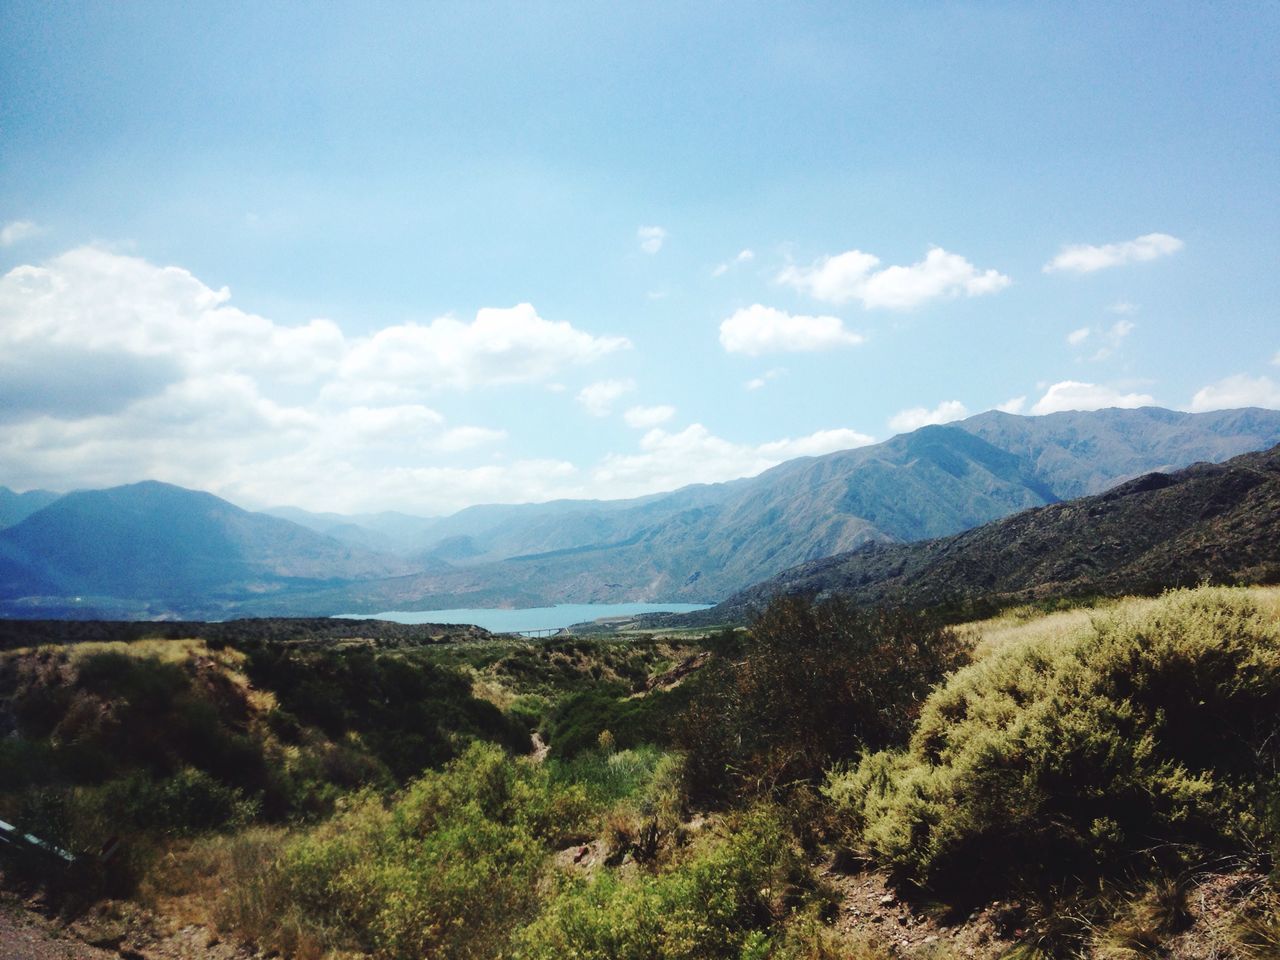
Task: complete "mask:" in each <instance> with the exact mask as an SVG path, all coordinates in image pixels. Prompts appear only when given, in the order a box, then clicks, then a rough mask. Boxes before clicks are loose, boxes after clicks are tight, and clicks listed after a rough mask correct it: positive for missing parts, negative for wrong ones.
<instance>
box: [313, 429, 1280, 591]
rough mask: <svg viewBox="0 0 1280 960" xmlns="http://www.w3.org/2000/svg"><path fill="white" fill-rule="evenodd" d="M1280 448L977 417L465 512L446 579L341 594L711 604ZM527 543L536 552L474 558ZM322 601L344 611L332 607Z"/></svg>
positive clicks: (1201, 436) (1227, 432) (1235, 434)
mask: <svg viewBox="0 0 1280 960" xmlns="http://www.w3.org/2000/svg"><path fill="white" fill-rule="evenodd" d="M1278 441H1280V412H1277V411H1269V410H1236V411H1223V412H1218V413H1204V414H1189V413H1177V412H1174V411H1169V410H1162V409H1159V408H1144V409H1140V410H1102V411H1097V412H1095V413H1060V414H1051V415H1049V416H1044V417H1019V416H1013V415H1010V414H1002V413H989V414H982V415H980V416H977V417H972V418H970V419H969V420H965V421H962V422H960V423H956V424H950V425H947V426H933V427H925V428H922V429H920V430H917V431H914V432H912V433H909V434H903V435H901V436H898V437H894V438H893V439H891V440H888V441H886V442H884V443H879V444H875V445H872V446H867V447H860V448H858V449H855V450H845V451H840V452H838V453H833V454H828V455H827V456H823V457H806V458H801V459H798V460H792V461H788V462H787V463H784V464H781V465H779V466H777V467H774V468H773V469H772V470H768V471H765V472H764V473H762V474H760V475H759V476H757V477H754V478H751V479H747V480H737V481H734V482H732V483H726V484H712V485H703V486H694V487H686V488H684V489H682V490H677V491H675V492H674V493H671V494H666V495H660V496H656V497H649V498H645V499H643V500H640V501H620V502H614V503H611V504H595V503H590V502H582V501H578V502H573V501H562V502H559V503H555V504H531V505H526V506H523V507H477V508H472V510H469V511H463V512H462V513H460V514H457V515H455V517H451V518H446V519H445V520H442V521H441V527H439V528H437V531H438V532H446V533H448V535H449V536H450V537H451V539H450V540H447V541H444V542H443V543H439V544H436V545H435V546H434V547H433V549H442V548H443V547H449V548H451V549H454V550H456V551H457V552H456V553H453V554H443V555H444V556H447V558H448V559H449V560H451V561H452V563H453V567H454V568H453V569H449V570H441V571H434V572H431V573H425V574H422V575H419V576H414V577H406V578H401V579H399V580H397V581H395V582H394V583H388V584H362V585H361V586H360V587H359V588H358V591H353V592H350V593H346V594H344V596H345V599H346V600H348V601H350V603H348V604H346V605H345V606H348V607H350V609H354V610H375V609H390V608H392V607H405V606H415V605H417V606H420V607H421V608H423V609H429V608H430V607H431V606H432V605H434V604H437V603H449V604H455V605H492V604H495V603H502V602H514V603H550V602H569V601H576V602H588V601H600V602H605V601H609V602H613V601H624V600H711V601H714V600H716V599H719V598H722V597H724V596H726V595H727V594H729V593H732V592H733V591H735V590H737V589H740V588H741V587H742V586H743V585H744V584H749V583H752V582H757V581H759V580H762V579H765V578H766V577H769V576H772V575H773V574H775V573H777V572H779V571H780V570H784V569H786V568H788V567H790V566H794V565H795V564H798V563H802V562H804V561H806V560H812V559H817V558H820V557H827V556H831V555H832V554H835V553H840V552H842V551H846V550H850V549H853V548H855V547H857V546H859V545H861V544H864V543H868V542H872V541H890V542H895V541H912V540H920V539H926V538H933V537H939V536H945V535H948V534H953V533H957V532H959V531H961V530H966V529H969V528H971V527H974V526H977V525H979V524H982V523H986V522H988V521H990V520H994V519H997V518H999V517H1004V516H1008V515H1009V514H1011V513H1014V512H1017V511H1019V510H1024V509H1026V508H1028V507H1034V506H1042V505H1045V504H1048V503H1053V502H1055V501H1057V500H1059V499H1063V498H1065V497H1069V496H1076V495H1079V493H1080V492H1096V491H1097V490H1101V489H1105V488H1106V487H1108V486H1110V485H1113V484H1115V483H1119V482H1122V481H1124V480H1126V479H1129V478H1131V477H1133V476H1135V475H1137V474H1140V473H1144V472H1147V471H1151V470H1159V469H1165V468H1168V467H1171V466H1181V465H1184V464H1186V463H1190V462H1192V461H1195V460H1221V459H1223V458H1225V457H1227V456H1230V455H1233V454H1237V453H1242V452H1245V451H1249V450H1257V449H1260V448H1263V447H1268V446H1271V445H1272V444H1274V443H1276V442H1278ZM537 543H542V544H544V547H543V549H541V550H529V551H528V552H526V553H523V554H518V555H515V556H508V557H507V558H506V559H504V560H501V561H500V562H477V561H478V560H483V559H485V558H488V557H492V556H493V555H494V553H495V552H496V551H497V550H499V549H500V548H505V549H508V550H510V549H515V548H517V547H519V546H523V545H533V544H537ZM552 546H554V549H549V548H550V547H552ZM422 555H426V554H420V556H422ZM435 555H436V556H441V555H442V554H435ZM464 562H465V563H468V564H470V565H468V566H466V567H465V569H464V568H461V564H462V563H464ZM325 602H326V603H329V602H332V603H335V604H336V605H337V606H338V607H339V608H343V607H344V603H343V598H342V597H338V598H326V600H325ZM351 604H354V606H351Z"/></svg>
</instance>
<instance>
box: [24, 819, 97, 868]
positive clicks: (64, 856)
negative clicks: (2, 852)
mask: <svg viewBox="0 0 1280 960" xmlns="http://www.w3.org/2000/svg"><path fill="white" fill-rule="evenodd" d="M0 848H8V849H12V850H16V851H17V852H19V853H27V854H35V855H36V856H38V857H44V858H49V859H55V860H61V861H62V862H63V863H65V864H73V863H75V862H76V860H78V859H79V858H78V857H77V856H76V855H75V854H74V853H71V852H70V851H69V850H63V849H62V848H61V847H60V846H58V845H57V844H55V843H50V842H49V841H48V840H41V839H40V838H39V837H37V836H36V835H35V834H34V833H26V832H25V831H23V830H21V829H20V828H18V827H15V826H14V825H13V824H12V823H5V822H4V821H3V820H0ZM112 852H114V850H113V851H112Z"/></svg>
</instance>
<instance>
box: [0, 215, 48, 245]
mask: <svg viewBox="0 0 1280 960" xmlns="http://www.w3.org/2000/svg"><path fill="white" fill-rule="evenodd" d="M39 232H40V228H39V227H37V226H36V225H35V223H33V222H32V221H30V220H10V221H9V222H8V223H6V224H5V225H4V226H3V227H0V247H12V246H13V245H14V244H15V243H19V242H20V241H22V240H25V239H27V237H33V236H35V235H36V234H37V233H39Z"/></svg>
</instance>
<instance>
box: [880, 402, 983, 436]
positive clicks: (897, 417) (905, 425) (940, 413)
mask: <svg viewBox="0 0 1280 960" xmlns="http://www.w3.org/2000/svg"><path fill="white" fill-rule="evenodd" d="M968 415H969V409H968V408H967V407H966V406H965V405H964V404H963V403H961V402H960V401H959V400H944V401H942V403H940V404H938V405H937V406H936V407H934V408H933V409H932V410H930V409H928V408H927V407H912V408H911V409H909V410H899V411H898V412H897V413H895V414H894V415H893V416H892V417H890V418H889V429H890V430H892V431H893V432H894V433H910V432H911V431H912V430H919V429H920V428H921V427H927V426H929V425H930V424H934V423H950V422H951V421H953V420H963V419H964V418H965V417H967V416H968Z"/></svg>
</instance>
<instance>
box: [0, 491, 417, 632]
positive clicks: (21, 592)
mask: <svg viewBox="0 0 1280 960" xmlns="http://www.w3.org/2000/svg"><path fill="white" fill-rule="evenodd" d="M409 569H410V568H409V567H408V566H406V564H405V563H404V561H401V560H398V559H393V558H387V557H384V556H379V555H377V554H372V553H369V552H366V551H361V550H357V549H355V548H352V547H348V546H346V545H344V544H341V543H339V542H338V541H336V540H334V539H332V538H330V537H324V536H321V535H320V534H317V533H314V532H312V531H310V530H307V529H305V528H303V527H300V526H298V525H297V524H294V523H290V522H288V521H286V520H281V519H279V518H277V517H269V516H266V515H265V514H260V513H250V512H249V511H247V510H242V509H240V508H239V507H236V506H233V505H232V504H230V503H228V502H227V501H225V500H221V499H219V498H218V497H215V496H213V495H212V494H209V493H199V492H196V491H192V490H185V489H183V488H181V487H175V486H171V485H169V484H165V483H156V482H151V481H149V482H145V483H135V484H130V485H128V486H123V487H114V488H112V489H109V490H95V491H84V492H78V493H71V494H67V495H66V496H64V497H61V498H59V499H57V500H55V501H54V502H53V503H51V504H49V505H48V506H46V507H44V508H43V509H41V510H38V511H36V512H35V513H33V514H31V515H30V516H28V517H27V518H26V519H25V520H23V521H22V522H21V523H18V524H16V525H14V526H12V527H9V528H7V529H5V530H0V598H3V599H0V612H4V613H8V614H10V615H14V614H15V613H17V612H23V611H25V612H28V613H30V612H33V611H36V610H40V611H45V612H58V611H63V612H68V611H70V612H75V611H85V610H90V609H96V610H99V611H103V612H105V613H107V614H109V615H112V616H115V615H120V614H123V613H125V612H130V611H132V612H134V613H136V614H137V615H139V616H151V615H157V614H175V613H182V614H184V615H187V616H195V615H205V616H217V615H219V614H220V613H223V612H225V611H227V610H229V609H232V608H234V606H235V604H236V603H238V602H242V601H244V600H246V599H250V598H252V597H255V596H262V595H272V594H277V593H281V592H287V591H292V590H298V589H302V588H315V587H318V586H321V585H332V584H336V583H340V582H345V581H351V580H362V579H373V578H385V577H389V576H395V575H397V574H402V573H405V572H407V571H408V570H409ZM77 598H79V599H77Z"/></svg>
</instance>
